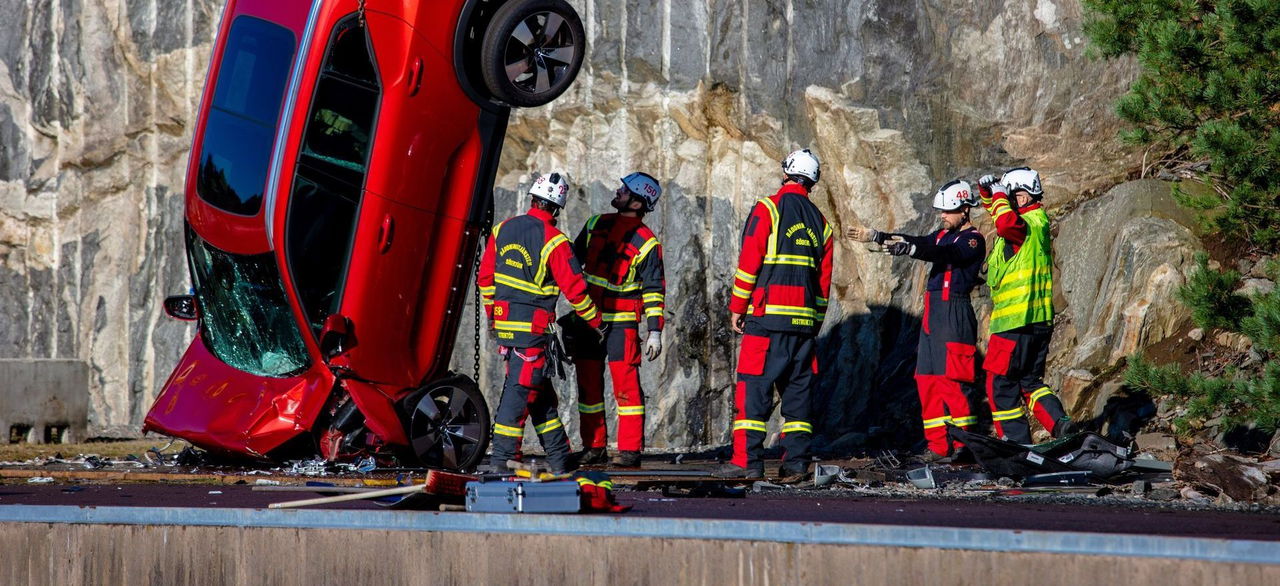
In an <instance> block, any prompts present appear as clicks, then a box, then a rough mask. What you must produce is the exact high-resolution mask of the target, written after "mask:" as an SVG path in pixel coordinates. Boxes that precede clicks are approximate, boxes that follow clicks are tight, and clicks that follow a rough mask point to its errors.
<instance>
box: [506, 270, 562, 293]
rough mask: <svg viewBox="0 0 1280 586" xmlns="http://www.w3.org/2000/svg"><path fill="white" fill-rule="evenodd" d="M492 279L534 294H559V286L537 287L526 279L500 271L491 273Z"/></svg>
mask: <svg viewBox="0 0 1280 586" xmlns="http://www.w3.org/2000/svg"><path fill="white" fill-rule="evenodd" d="M493 280H494V281H495V282H497V283H498V284H501V285H506V286H508V287H511V288H512V289H519V290H521V291H524V292H525V293H533V294H534V295H559V294H560V288H559V287H557V286H555V285H548V286H546V287H539V286H537V285H535V284H533V283H530V282H528V281H523V280H520V279H517V278H515V277H512V276H511V275H504V274H502V273H497V274H495V275H493Z"/></svg>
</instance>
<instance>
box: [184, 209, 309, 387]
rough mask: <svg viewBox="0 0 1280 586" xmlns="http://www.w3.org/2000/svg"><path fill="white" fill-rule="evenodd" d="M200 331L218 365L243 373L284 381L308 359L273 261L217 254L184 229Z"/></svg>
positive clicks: (267, 257)
mask: <svg viewBox="0 0 1280 586" xmlns="http://www.w3.org/2000/svg"><path fill="white" fill-rule="evenodd" d="M187 250H188V251H190V255H191V267H192V271H191V279H192V281H193V283H194V285H195V292H196V298H197V300H198V301H199V303H200V331H201V334H202V335H203V336H204V341H205V344H206V345H208V346H209V349H210V351H212V352H213V354H214V355H215V356H217V357H218V358H219V359H220V360H222V361H223V362H225V363H227V364H228V365H229V366H232V367H234V368H236V369H239V370H242V371H244V372H247V373H250V374H254V375H258V376H271V377H287V376H292V375H294V374H297V373H298V372H300V371H301V370H303V369H304V368H306V367H307V364H308V362H309V357H308V356H307V348H306V346H305V345H304V344H303V341H302V334H301V332H299V330H298V324H297V323H296V322H295V321H294V319H293V313H292V312H291V311H290V310H289V303H288V301H287V300H286V299H285V295H284V285H283V284H282V283H281V281H280V271H279V269H278V268H277V266H276V259H275V256H274V255H273V254H272V253H270V252H268V253H264V254H257V255H252V256H243V255H235V254H231V253H228V252H224V251H221V250H218V249H216V248H214V247H213V246H211V245H210V244H209V243H208V242H205V241H204V240H203V239H201V238H200V237H199V236H196V234H195V231H194V230H191V229H190V228H188V229H187Z"/></svg>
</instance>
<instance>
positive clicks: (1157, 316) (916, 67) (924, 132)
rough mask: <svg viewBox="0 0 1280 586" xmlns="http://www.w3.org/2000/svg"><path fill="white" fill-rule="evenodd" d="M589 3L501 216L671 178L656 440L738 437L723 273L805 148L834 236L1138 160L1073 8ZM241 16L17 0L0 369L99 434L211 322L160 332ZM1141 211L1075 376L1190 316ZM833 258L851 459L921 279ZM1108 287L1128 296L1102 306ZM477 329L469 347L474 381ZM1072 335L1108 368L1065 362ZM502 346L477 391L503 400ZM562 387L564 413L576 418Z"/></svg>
mask: <svg viewBox="0 0 1280 586" xmlns="http://www.w3.org/2000/svg"><path fill="white" fill-rule="evenodd" d="M571 3H572V4H573V5H574V6H575V7H577V9H578V11H579V13H580V14H581V15H582V16H583V19H584V22H585V24H586V29H587V33H588V36H589V42H590V49H591V52H590V54H589V56H588V61H587V65H586V68H585V69H584V72H583V75H582V76H581V77H580V80H579V82H578V83H577V84H576V85H575V86H574V88H573V89H571V90H570V93H569V94H567V95H566V96H564V97H563V98H562V99H561V100H560V101H558V102H556V103H555V104H553V105H552V106H549V107H546V108H541V109H535V110H529V111H522V112H518V113H517V114H516V115H515V116H514V117H513V123H512V125H511V128H510V131H509V134H508V140H507V144H506V148H505V151H504V155H503V161H502V166H501V169H500V172H499V176H498V181H497V185H498V190H497V194H496V201H497V214H498V216H499V217H506V216H509V215H512V214H514V213H517V212H518V211H520V209H521V208H522V206H523V202H522V201H520V200H521V196H519V195H518V194H519V193H523V189H524V187H525V182H527V180H528V173H529V172H530V171H531V170H543V169H550V168H560V169H564V170H565V171H567V172H568V173H569V174H570V175H571V177H572V178H573V180H574V182H575V185H576V186H577V189H576V191H575V194H574V197H573V199H572V201H571V202H570V207H569V209H568V210H567V212H566V214H565V216H564V218H563V221H562V227H563V228H564V229H565V231H567V232H570V234H571V235H572V234H573V233H576V231H577V229H578V228H579V226H581V223H582V222H583V220H585V218H586V217H587V216H588V215H589V214H591V213H596V212H600V211H604V210H605V209H606V205H607V194H608V193H610V192H611V191H612V190H613V189H614V187H615V186H616V179H617V178H618V177H620V176H622V175H623V174H625V173H627V172H629V171H631V170H634V169H644V170H647V171H649V172H651V173H653V174H654V175H656V176H657V177H659V178H660V179H661V180H662V181H663V183H664V187H665V188H666V193H665V195H664V199H663V201H662V203H661V204H660V206H659V209H658V211H657V212H656V213H654V214H653V215H651V216H650V217H649V222H650V224H651V225H652V226H653V227H654V228H655V230H656V231H657V232H658V234H659V235H660V237H661V238H662V240H663V242H664V244H665V246H666V262H667V280H668V287H669V291H668V301H669V308H668V310H669V318H670V321H669V324H670V325H669V327H668V331H667V332H666V335H665V341H666V346H667V350H666V352H665V353H664V355H663V357H662V358H661V359H660V360H659V361H658V362H656V363H653V364H646V366H645V367H644V368H643V370H642V372H643V382H644V385H645V387H646V388H647V389H648V392H649V396H650V406H649V414H650V423H649V430H648V435H649V437H650V438H651V443H652V445H653V446H654V447H656V448H662V449H687V448H691V447H697V446H711V445H720V444H723V443H724V442H726V441H727V439H728V434H727V429H728V425H729V420H730V419H731V417H732V413H731V411H732V409H731V396H732V384H733V374H732V370H733V363H734V357H735V355H736V352H735V348H734V344H735V336H733V335H732V334H731V333H730V331H729V329H728V328H727V327H726V324H725V323H724V320H725V317H724V316H725V307H726V303H727V297H726V296H727V295H728V288H729V280H728V277H729V274H730V273H731V272H732V270H733V263H734V261H735V259H736V254H737V247H738V238H739V230H740V227H741V222H742V220H743V218H744V216H745V214H746V213H747V211H748V210H749V208H750V206H751V204H752V202H754V201H755V200H756V199H757V198H759V197H762V196H765V195H768V194H770V193H772V192H773V190H774V189H775V188H776V185H777V181H778V161H779V159H780V158H781V157H782V156H784V155H785V154H786V153H787V152H788V151H789V150H791V149H793V148H796V147H799V146H809V147H813V148H815V149H816V150H817V151H818V153H819V155H820V156H821V157H822V160H823V163H824V176H823V181H822V183H821V184H820V186H819V188H818V189H817V190H816V192H815V194H814V198H815V201H816V202H817V203H818V205H819V207H820V208H821V209H822V210H823V212H824V213H826V214H827V216H828V218H829V220H830V221H831V222H832V224H833V226H834V227H835V228H836V229H837V231H838V232H842V231H843V230H844V229H845V228H847V227H850V226H853V225H859V224H861V225H867V226H871V227H876V228H882V229H895V230H902V231H915V232H925V231H927V230H930V229H932V226H933V224H934V222H935V221H934V219H933V218H934V216H933V214H932V212H931V210H930V209H929V198H930V196H931V194H932V191H933V190H934V189H935V188H936V186H937V185H939V184H940V183H942V182H943V181H945V180H947V179H950V178H952V177H953V176H956V175H959V174H976V172H977V171H980V170H988V169H997V168H1002V167H1007V166H1010V165H1013V164H1015V163H1023V162H1027V163H1031V164H1034V165H1036V166H1037V167H1038V168H1039V169H1040V170H1041V171H1042V173H1043V174H1044V176H1045V182H1046V187H1047V189H1048V191H1049V193H1050V203H1052V204H1054V205H1057V204H1059V203H1064V202H1068V201H1071V200H1073V199H1075V198H1077V197H1079V196H1081V194H1088V193H1091V192H1094V191H1097V190H1098V189H1099V188H1101V187H1105V186H1108V185H1111V184H1113V183H1115V181H1116V179H1117V178H1119V177H1123V176H1124V175H1126V173H1127V172H1128V170H1129V169H1130V168H1131V167H1132V166H1133V164H1134V158H1133V155H1132V153H1129V152H1126V151H1125V150H1123V149H1122V148H1121V147H1120V146H1119V145H1118V143H1117V142H1116V141H1115V140H1114V134H1115V130H1116V128H1117V122H1116V120H1115V118H1114V116H1113V115H1112V114H1111V113H1110V112H1111V108H1112V104H1113V102H1114V99H1115V98H1116V97H1117V96H1118V95H1119V94H1120V93H1121V92H1122V91H1123V89H1124V87H1125V86H1126V85H1127V83H1128V82H1129V81H1130V80H1131V79H1132V78H1133V77H1134V75H1135V73H1136V70H1135V68H1134V66H1133V64H1131V63H1128V62H1097V61H1091V60H1087V59H1085V58H1084V57H1083V44H1082V40H1081V33H1080V20H1081V14H1080V7H1079V4H1078V1H1077V0H1015V1H1006V2H995V1H987V0H983V1H979V2H976V3H975V2H959V1H955V0H945V1H943V2H921V1H909V2H885V1H882V0H866V1H836V0H824V1H818V2H799V1H796V0H772V1H770V2H749V1H746V0H728V1H722V2H714V3H697V2H680V1H677V0H659V1H656V2H642V1H638V0H631V1H628V2H614V1H603V0H571ZM220 10H221V2H219V1H217V0H189V1H187V2H162V1H159V0H138V1H132V0H130V1H121V0H103V1H102V2H97V3H87V2H82V1H79V0H66V1H64V2H57V3H30V2H22V1H20V0H0V13H3V14H5V15H6V16H9V17H10V18H7V19H6V20H7V22H9V23H10V25H9V26H10V29H9V30H10V32H9V34H6V35H5V36H4V37H3V39H2V40H0V149H3V150H2V151H0V283H3V285H4V286H3V287H0V315H2V316H3V319H5V320H6V321H5V324H4V327H3V328H0V359H17V360H24V359H26V360H37V359H44V358H58V359H69V360H78V361H82V362H84V363H85V364H86V365H87V368H88V370H89V372H90V376H89V378H90V382H89V389H88V393H89V398H90V401H89V417H90V433H91V434H94V433H97V434H121V433H128V432H133V431H136V429H137V427H138V425H139V424H140V423H141V420H142V416H143V414H144V413H145V411H146V409H147V408H148V407H149V406H150V403H151V401H152V399H153V398H154V396H155V394H156V392H158V390H159V387H160V385H161V384H163V381H164V378H165V377H166V376H167V374H168V372H169V369H170V368H171V367H172V365H173V364H174V363H175V362H176V360H177V358H178V356H179V355H180V353H181V352H182V350H183V349H184V348H185V345H186V344H187V342H188V340H189V339H190V338H191V336H192V335H193V334H194V332H193V330H192V329H191V328H189V327H187V326H184V325H181V324H179V323H177V322H174V321H172V320H169V319H166V318H163V317H162V312H161V310H160V301H161V300H162V299H163V297H164V296H165V295H168V294H172V293H178V292H182V291H184V290H185V289H186V288H187V287H188V285H187V277H186V269H185V261H184V258H183V254H182V220H181V212H182V204H181V192H182V189H183V175H184V172H185V165H186V152H187V149H188V145H189V144H190V130H191V124H190V121H191V117H192V113H193V111H194V108H195V105H196V102H197V100H198V98H199V92H200V90H201V89H202V87H203V82H204V79H203V76H204V73H205V67H206V65H207V62H208V51H209V47H210V43H211V41H212V35H213V34H214V28H215V27H216V22H217V15H218V14H219V11H220ZM1098 205H1101V204H1098ZM1086 208H1087V205H1086V206H1082V207H1081V208H1080V211H1078V212H1075V213H1085V211H1086ZM1089 209H1092V208H1089ZM1129 211H1131V212H1133V213H1134V214H1137V215H1142V214H1144V213H1145V210H1141V209H1132V210H1129ZM1074 215H1075V214H1073V215H1072V216H1069V217H1068V218H1064V219H1063V224H1062V230H1063V232H1064V234H1061V235H1060V236H1059V239H1058V250H1059V263H1060V264H1061V265H1062V267H1061V268H1062V269H1063V274H1064V275H1067V274H1074V272H1075V271H1074V270H1073V269H1072V268H1071V267H1069V266H1067V265H1066V264H1063V263H1066V262H1070V261H1067V260H1064V254H1063V252H1062V251H1064V250H1074V248H1075V247H1074V246H1073V245H1072V244H1070V242H1071V241H1070V240H1069V239H1070V238H1077V237H1079V238H1083V239H1084V240H1085V241H1089V242H1093V240H1092V234H1089V233H1087V232H1088V231H1087V229H1082V230H1074V229H1072V230H1071V231H1069V230H1068V221H1069V220H1070V218H1071V217H1073V216H1074ZM1095 215H1096V216H1097V217H1098V218H1103V217H1104V216H1105V214H1101V213H1098V214H1095ZM1082 222H1083V221H1082ZM1134 222H1136V224H1134V225H1133V226H1129V225H1128V224H1125V225H1123V226H1117V232H1116V234H1117V236H1116V237H1115V238H1113V243H1114V245H1109V246H1103V247H1100V248H1098V250H1099V251H1102V252H1105V253H1107V254H1111V253H1112V252H1115V251H1118V250H1121V249H1122V248H1123V249H1125V250H1128V251H1129V252H1128V253H1125V254H1126V255H1121V256H1118V257H1117V258H1115V259H1111V258H1107V259H1102V260H1103V261H1112V260H1114V261H1117V262H1128V263H1132V266H1137V265H1142V266H1144V267H1150V269H1151V272H1147V273H1143V272H1141V270H1134V271H1131V272H1128V273H1120V272H1117V273H1115V274H1114V275H1110V276H1108V275H1109V274H1098V275H1094V276H1093V277H1091V278H1092V279H1093V280H1089V279H1088V278H1085V277H1080V279H1081V280H1080V281H1079V282H1078V283H1074V284H1072V285H1071V289H1070V290H1069V291H1067V290H1066V289H1065V288H1064V291H1066V293H1064V295H1066V301H1069V308H1068V311H1069V312H1071V313H1072V318H1071V319H1072V324H1073V326H1072V327H1073V328H1075V330H1077V331H1076V332H1074V333H1072V334H1070V336H1069V337H1068V336H1065V335H1063V336H1060V343H1059V350H1058V351H1057V353H1056V354H1055V363H1054V364H1055V369H1057V370H1056V371H1055V372H1065V370H1066V369H1075V370H1079V371H1082V372H1090V371H1091V370H1090V369H1097V368H1100V366H1101V365H1104V364H1106V362H1107V361H1108V360H1114V359H1115V357H1116V356H1119V355H1122V354H1123V352H1125V351H1127V349H1128V348H1132V347H1138V346H1140V345H1141V344H1145V343H1148V342H1150V341H1151V340H1152V338H1153V336H1158V334H1157V333H1156V332H1159V331H1164V330H1162V329H1161V328H1162V327H1163V326H1156V325H1151V324H1156V323H1163V322H1164V321H1166V320H1167V319H1171V318H1165V317H1162V316H1163V315H1164V313H1165V312H1166V310H1167V309H1171V308H1172V307H1173V306H1172V305H1170V304H1167V303H1163V304H1162V303H1159V302H1160V300H1161V299H1163V298H1159V296H1158V294H1159V293H1161V291H1160V289H1159V287H1160V286H1162V285H1161V283H1168V282H1172V281H1173V280H1175V276H1174V275H1173V274H1172V273H1168V272H1167V271H1168V270H1172V267H1176V266H1180V265H1177V264H1176V263H1174V264H1173V265H1170V267H1171V268H1169V269H1160V270H1165V271H1166V272H1165V273H1161V272H1159V271H1157V269H1158V268H1159V267H1158V266H1156V265H1153V264H1151V263H1152V262H1154V259H1153V258H1148V257H1147V256H1144V255H1147V254H1148V253H1146V252H1144V251H1145V250H1146V249H1145V248H1144V247H1146V246H1148V245H1149V244H1150V243H1155V244H1159V245H1161V246H1168V247H1174V246H1176V245H1179V243H1181V242H1182V240H1181V236H1178V237H1176V238H1174V237H1168V238H1174V240H1173V241H1169V240H1159V239H1160V234H1161V233H1162V232H1161V231H1162V230H1163V229H1164V226H1165V224H1162V223H1160V222H1161V220H1159V219H1158V218H1150V219H1139V220H1134ZM1144 222H1145V223H1144ZM1082 225H1084V226H1088V224H1082ZM1067 232H1069V234H1067ZM1070 234H1077V235H1078V236H1071V235H1070ZM1156 241H1159V242H1156ZM1124 247H1127V248H1124ZM1102 252H1100V253H1099V254H1101V253H1102ZM836 254H837V269H836V278H835V281H836V283H835V286H834V291H833V294H832V299H833V302H832V303H833V304H832V308H831V311H830V313H829V315H828V319H827V325H826V327H825V328H824V330H823V333H822V340H821V348H822V350H821V354H820V362H821V364H822V366H823V369H824V374H823V376H822V378H821V381H820V385H819V391H818V405H819V406H820V407H819V409H818V412H817V413H815V416H814V419H815V423H816V424H817V426H818V430H819V434H820V435H821V436H822V441H823V442H824V443H825V444H826V445H836V446H841V445H846V446H852V445H861V444H862V443H863V442H866V441H872V442H874V441H884V442H887V443H896V444H901V443H902V442H904V441H906V442H909V441H914V439H912V438H914V437H915V436H918V425H919V424H918V420H917V418H916V413H915V412H914V411H913V410H914V409H917V408H918V407H917V406H916V405H915V398H914V388H913V387H912V386H911V379H910V373H911V368H912V365H913V360H914V347H915V336H916V330H917V328H918V326H917V323H918V314H919V311H920V307H919V297H920V295H919V291H920V287H921V284H922V278H923V270H924V269H923V266H922V265H921V264H920V263H915V262H913V261H909V260H902V259H890V258H889V257H884V256H879V255H874V254H872V253H870V252H869V251H867V250H865V249H864V248H863V247H862V246H861V245H855V244H853V243H850V242H848V241H844V240H841V241H840V242H839V243H838V248H837V252H836ZM1117 254H1120V253H1118V252H1117ZM1152 255H1154V253H1152ZM1100 262H1101V261H1100ZM1090 266H1100V265H1090ZM1142 270H1145V269H1142ZM1064 278H1070V279H1074V278H1075V277H1064ZM1161 279H1163V281H1162V280H1161ZM1128 286H1133V287H1145V288H1146V289H1141V291H1146V292H1148V293H1149V295H1148V296H1149V297H1150V298H1151V301H1153V303H1150V304H1148V305H1146V306H1143V307H1131V305H1132V304H1124V305H1113V306H1107V305H1099V304H1098V303H1099V302H1096V301H1095V300H1096V299H1109V298H1110V297H1108V296H1114V298H1115V299H1130V298H1132V297H1133V295H1134V293H1133V292H1132V291H1124V287H1128ZM1064 287H1065V286H1064ZM1090 287H1095V288H1098V287H1101V288H1102V289H1103V290H1105V291H1112V290H1115V291H1117V292H1115V293H1098V292H1094V293H1092V294H1087V295H1086V292H1085V290H1086V289H1088V288H1090ZM1144 294H1145V293H1144ZM1077 295H1086V297H1087V298H1088V299H1087V300H1083V299H1084V298H1081V300H1077V299H1075V298H1074V297H1073V296H1077ZM1083 307H1088V310H1087V311H1086V310H1084V309H1079V313H1078V314H1077V313H1076V312H1077V309H1078V308H1083ZM1117 319H1118V320H1119V322H1116V320H1117ZM471 327H472V324H471V322H469V321H468V322H467V323H464V325H463V330H462V332H460V336H459V339H460V343H459V346H458V349H457V352H456V354H455V361H454V362H455V363H454V366H455V368H457V369H458V370H461V371H464V372H470V370H471V364H472V359H473V351H472V348H471V346H472V344H471V343H470V339H471ZM1063 339H1069V340H1071V341H1072V342H1071V344H1073V345H1071V346H1068V345H1067V344H1068V342H1067V341H1065V340H1063ZM1077 342H1078V343H1079V345H1080V346H1081V348H1085V347H1087V348H1090V350H1088V351H1087V352H1086V353H1085V354H1087V356H1086V355H1080V352H1082V351H1081V350H1072V351H1071V352H1067V351H1066V350H1065V348H1074V344H1075V343H1077ZM486 345H487V342H482V343H481V346H482V349H481V352H482V354H483V356H482V357H483V362H484V364H485V367H484V368H485V372H484V373H483V376H482V383H483V384H484V386H485V387H486V388H487V389H490V392H491V397H495V394H496V376H497V375H498V371H497V365H496V360H494V359H493V358H492V356H493V355H492V353H491V352H490V350H491V349H489V348H487V347H483V346H486ZM1122 349H1123V350H1122ZM1078 355H1079V356H1078ZM562 386H563V387H565V388H562V396H564V397H565V399H566V400H565V401H564V405H565V412H564V415H565V417H566V419H567V420H576V417H575V416H574V415H573V413H572V412H571V406H572V404H573V403H574V401H572V393H570V392H567V391H568V390H569V387H570V385H568V384H566V385H562ZM877 438H878V439H877Z"/></svg>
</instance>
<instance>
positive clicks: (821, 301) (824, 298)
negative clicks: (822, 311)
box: [816, 297, 827, 305]
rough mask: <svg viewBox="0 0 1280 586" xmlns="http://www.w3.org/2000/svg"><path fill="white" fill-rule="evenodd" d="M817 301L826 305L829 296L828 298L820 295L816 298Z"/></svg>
mask: <svg viewBox="0 0 1280 586" xmlns="http://www.w3.org/2000/svg"><path fill="white" fill-rule="evenodd" d="M816 301H817V303H818V305H826V304H827V298H826V297H818V298H817V299H816Z"/></svg>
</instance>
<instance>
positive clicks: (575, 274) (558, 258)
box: [476, 208, 601, 348]
mask: <svg viewBox="0 0 1280 586" xmlns="http://www.w3.org/2000/svg"><path fill="white" fill-rule="evenodd" d="M476 285H477V286H479V287H480V296H481V297H482V298H483V301H484V306H485V311H486V313H488V315H489V324H490V325H491V326H492V327H493V328H494V329H495V330H497V333H498V342H499V343H500V344H502V345H504V346H510V347H513V348H528V347H530V346H540V345H542V344H543V342H544V341H545V337H544V336H545V333H546V331H547V327H548V326H550V325H551V324H552V323H553V322H555V320H556V299H557V297H558V296H559V295H560V294H561V293H563V294H564V297H565V299H567V300H568V301H569V304H570V305H572V306H573V309H574V311H576V312H577V313H578V315H579V316H581V317H582V319H584V320H586V321H587V323H589V324H591V326H592V327H596V328H598V327H600V325H601V321H600V312H599V310H597V309H596V305H595V303H593V302H592V301H591V298H590V297H588V296H587V283H586V281H585V280H583V278H582V266H581V265H579V264H578V260H577V258H575V257H574V256H573V250H572V248H571V246H570V245H569V239H568V238H566V237H565V235H564V234H561V233H560V230H558V229H556V227H555V219H554V218H553V217H552V216H551V214H549V213H547V212H545V211H542V210H540V209H538V208H530V209H529V213H527V214H525V215H523V216H516V217H514V218H511V219H509V220H507V221H505V222H502V223H501V224H498V225H497V226H496V227H494V229H493V237H492V238H489V243H488V244H487V245H485V249H484V256H483V257H481V259H480V274H479V275H477V276H476Z"/></svg>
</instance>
